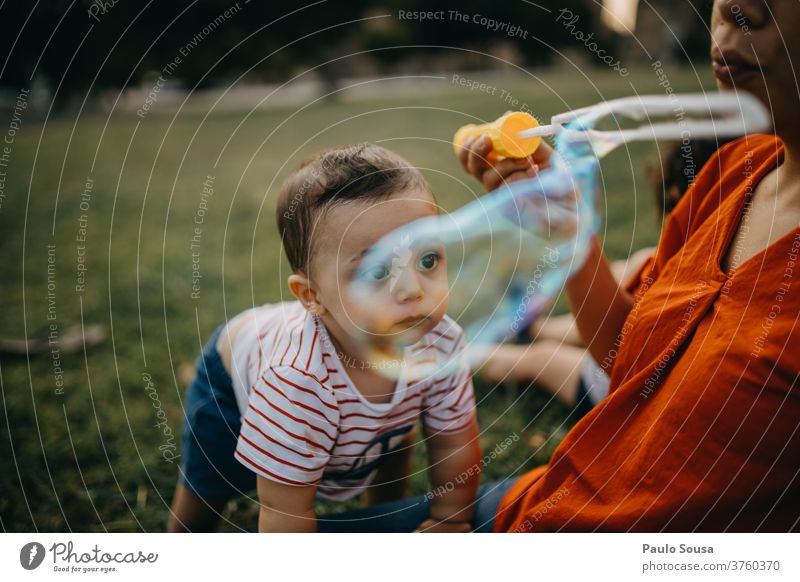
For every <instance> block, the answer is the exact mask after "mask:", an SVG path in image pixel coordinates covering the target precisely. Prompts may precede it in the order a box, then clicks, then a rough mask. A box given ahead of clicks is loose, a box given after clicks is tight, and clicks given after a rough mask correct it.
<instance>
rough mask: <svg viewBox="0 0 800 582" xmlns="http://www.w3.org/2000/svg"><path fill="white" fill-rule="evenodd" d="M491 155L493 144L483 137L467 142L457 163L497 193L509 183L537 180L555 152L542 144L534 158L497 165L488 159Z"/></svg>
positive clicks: (488, 189) (504, 159) (510, 160)
mask: <svg viewBox="0 0 800 582" xmlns="http://www.w3.org/2000/svg"><path fill="white" fill-rule="evenodd" d="M491 151H492V142H491V141H490V140H489V138H488V137H486V136H485V135H482V136H480V137H478V138H468V139H467V140H466V141H465V142H464V146H463V147H462V148H461V149H460V150H459V152H458V161H459V162H461V166H462V167H463V168H464V171H465V172H467V173H468V174H470V175H471V176H474V177H475V178H477V179H478V180H479V181H480V182H481V183H482V184H483V185H484V187H485V188H486V190H487V191H492V190H496V189H497V188H499V187H500V186H502V185H503V184H505V183H506V182H513V181H515V180H525V179H528V178H533V177H535V176H536V174H537V173H538V172H539V170H540V169H544V168H546V167H547V165H548V164H549V160H550V155H551V153H552V151H553V150H552V148H551V147H550V146H548V145H547V144H546V143H544V142H542V144H541V145H540V146H539V147H538V148H537V150H536V151H535V152H534V153H533V155H532V156H529V157H527V158H519V159H517V158H501V159H500V160H499V161H496V162H492V161H491V160H490V159H489V154H490V153H491Z"/></svg>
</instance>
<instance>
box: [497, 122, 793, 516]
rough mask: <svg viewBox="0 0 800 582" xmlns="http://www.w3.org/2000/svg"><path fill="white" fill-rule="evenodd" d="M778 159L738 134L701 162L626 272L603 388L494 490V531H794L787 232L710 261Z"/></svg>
mask: <svg viewBox="0 0 800 582" xmlns="http://www.w3.org/2000/svg"><path fill="white" fill-rule="evenodd" d="M782 155H783V146H782V144H781V142H780V141H779V140H777V138H775V137H773V136H765V135H759V136H750V137H748V138H742V139H740V140H737V141H736V142H732V143H730V144H728V145H727V146H725V147H724V148H722V149H721V150H720V151H719V152H718V154H716V155H715V157H713V158H712V159H711V160H710V161H709V162H708V163H707V164H706V166H705V167H704V168H703V170H702V171H701V172H700V174H699V175H698V176H697V179H696V180H695V182H694V184H693V185H692V187H691V188H690V189H689V191H688V192H687V194H686V195H685V196H684V197H683V198H682V199H681V201H680V203H679V204H678V206H677V207H676V209H675V210H674V211H673V213H672V214H671V215H670V217H669V219H668V221H667V223H666V225H665V227H664V231H663V233H662V237H661V241H660V242H659V246H658V251H657V253H656V257H655V259H654V260H653V261H652V262H651V263H650V264H649V265H648V266H647V267H646V269H645V270H644V271H643V272H642V273H641V274H640V276H639V282H638V286H637V290H636V292H635V295H634V297H635V300H636V301H635V304H634V308H633V309H632V311H631V313H630V315H629V317H628V318H627V320H626V322H625V324H624V326H623V329H622V331H621V333H620V337H619V341H618V342H617V344H616V345H615V348H616V350H617V356H616V361H615V363H614V367H613V369H612V373H611V389H610V393H609V396H608V397H607V398H606V399H605V400H603V401H602V402H601V403H599V404H598V405H597V406H596V407H595V408H594V409H593V410H592V411H591V412H590V413H589V414H587V415H586V416H585V417H584V418H583V419H581V421H580V422H578V423H577V424H576V425H575V427H574V428H573V429H572V430H571V431H570V432H569V434H568V435H567V436H566V437H565V438H564V440H563V442H562V443H561V444H560V445H559V447H558V448H557V449H556V451H555V452H554V454H553V456H552V458H551V460H550V463H549V464H548V465H547V466H545V467H539V468H538V469H535V470H533V471H530V472H529V473H527V474H525V475H523V476H522V477H521V478H520V480H519V481H518V482H517V483H516V484H515V485H514V486H513V487H512V488H511V489H510V490H509V492H508V493H507V494H506V495H505V497H504V499H503V501H502V502H501V504H500V507H499V508H498V512H497V517H496V520H495V531H512V532H514V531H516V532H527V531H596V530H597V531H601V530H612V531H748V532H752V531H778V532H785V531H797V530H800V380H799V379H798V376H799V375H800V337H799V336H800V325H798V317H800V228H796V229H794V231H792V232H790V233H788V234H786V235H785V236H783V237H781V238H780V239H779V240H777V241H776V242H774V243H773V244H771V245H770V246H768V247H767V248H766V249H764V250H762V251H761V252H760V253H758V254H756V255H755V256H753V257H752V258H750V259H749V260H747V261H745V262H744V263H742V264H741V265H740V266H739V267H738V268H737V269H735V270H734V271H732V272H731V273H728V274H726V273H724V272H723V271H722V270H721V267H720V263H721V261H722V259H723V257H724V255H725V253H726V250H727V248H728V247H729V245H730V242H731V240H732V238H733V236H734V235H735V233H736V232H737V230H738V227H739V223H740V222H741V221H742V213H743V209H744V207H745V204H746V203H747V202H748V199H749V195H750V194H752V191H753V190H754V188H755V185H756V184H757V183H758V181H759V180H760V179H761V178H762V177H763V176H764V175H766V174H767V173H768V172H769V171H770V170H772V169H774V168H775V167H776V165H777V164H778V163H780V161H781V159H782ZM742 228H749V227H748V226H747V223H746V222H742Z"/></svg>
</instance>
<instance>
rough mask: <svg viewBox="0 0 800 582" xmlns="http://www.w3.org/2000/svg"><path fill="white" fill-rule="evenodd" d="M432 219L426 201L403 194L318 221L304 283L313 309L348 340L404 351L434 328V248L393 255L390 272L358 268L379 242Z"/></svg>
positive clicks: (440, 283)
mask: <svg viewBox="0 0 800 582" xmlns="http://www.w3.org/2000/svg"><path fill="white" fill-rule="evenodd" d="M437 214H438V207H437V205H436V202H435V201H434V200H433V197H432V196H431V194H430V193H428V192H426V191H416V190H411V191H403V192H398V193H396V194H393V195H392V196H391V197H389V198H387V199H384V200H381V201H379V202H372V201H370V202H363V203H359V202H354V203H348V204H341V205H338V206H334V207H332V208H330V209H329V210H328V211H327V212H326V213H325V214H324V215H323V217H322V218H321V220H320V221H319V223H318V224H317V226H316V228H315V230H317V232H318V233H319V236H320V239H319V240H318V244H317V245H316V250H315V252H314V256H313V257H312V260H311V269H312V272H311V273H310V274H309V276H310V279H311V280H312V281H313V283H314V285H315V286H316V288H317V295H318V298H319V302H320V303H321V304H322V305H323V306H324V307H325V309H326V311H327V312H328V314H329V316H330V317H332V318H333V319H334V320H335V323H336V325H338V326H339V328H340V329H341V330H342V331H344V332H345V333H346V334H347V335H348V336H350V337H351V338H362V339H364V340H365V341H367V342H368V343H369V344H370V345H371V346H372V347H376V346H378V347H379V346H382V345H387V346H390V345H393V346H407V345H411V344H413V343H415V342H417V341H419V340H420V339H421V338H422V336H423V335H425V334H426V333H428V332H429V331H431V330H432V329H433V328H434V327H435V326H436V325H437V324H438V323H439V322H440V321H441V319H442V317H443V316H444V313H445V311H446V310H447V292H448V289H447V267H446V257H445V255H444V249H443V248H442V247H441V246H440V245H437V244H425V245H421V244H415V243H414V242H410V243H409V244H408V245H407V246H404V248H398V249H396V256H393V257H392V260H391V263H390V264H383V263H381V264H377V263H376V264H367V263H365V261H369V258H365V254H366V253H367V251H368V250H369V249H370V248H371V247H372V246H373V245H374V244H375V243H376V242H378V240H380V239H381V238H382V237H383V236H385V235H387V234H389V233H390V232H392V231H393V230H395V229H396V228H399V227H401V226H403V225H405V224H408V223H409V222H412V221H414V220H417V219H420V218H424V217H429V216H436V215H437ZM356 276H358V278H359V279H358V285H357V286H356V285H354V284H353V282H354V280H355V278H356ZM365 286H366V288H365ZM365 291H366V293H365Z"/></svg>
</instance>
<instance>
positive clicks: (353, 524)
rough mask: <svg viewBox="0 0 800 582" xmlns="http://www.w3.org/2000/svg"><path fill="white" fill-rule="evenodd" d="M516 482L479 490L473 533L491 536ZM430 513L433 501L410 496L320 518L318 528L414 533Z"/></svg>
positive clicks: (489, 485) (351, 531)
mask: <svg viewBox="0 0 800 582" xmlns="http://www.w3.org/2000/svg"><path fill="white" fill-rule="evenodd" d="M515 481H516V478H513V479H505V480H504V481H494V482H492V483H484V484H483V485H481V486H480V487H479V488H478V494H477V496H476V501H475V517H474V518H473V521H472V527H473V531H475V532H476V533H491V531H492V524H493V523H494V516H495V514H496V513H497V508H498V506H499V505H500V501H501V500H502V499H503V496H504V495H505V494H506V492H507V491H508V489H509V488H510V487H511V486H512V485H513V484H514V482H515ZM430 510H431V501H430V499H429V498H428V497H427V496H419V497H410V498H408V499H400V500H398V501H392V502H390V503H381V504H379V505H375V506H372V507H365V508H363V509H354V510H352V511H345V512H343V513H329V514H327V515H320V516H318V517H317V527H318V529H319V531H320V532H323V533H345V532H350V533H404V532H412V531H414V530H415V529H416V528H417V527H418V526H419V525H420V524H421V523H422V522H423V521H425V520H426V519H428V516H429V515H430Z"/></svg>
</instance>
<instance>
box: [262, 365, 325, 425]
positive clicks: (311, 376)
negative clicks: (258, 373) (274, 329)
mask: <svg viewBox="0 0 800 582" xmlns="http://www.w3.org/2000/svg"><path fill="white" fill-rule="evenodd" d="M292 370H294V371H295V372H300V373H301V374H303V375H304V376H306V377H307V378H310V379H312V380H314V382H316V383H317V384H319V386H320V388H322V389H323V390H325V391H327V390H328V388H327V387H326V386H325V385H324V384H323V383H322V382H320V381H319V379H318V378H317V377H316V376H314V375H313V374H309V373H308V372H304V371H303V370H299V369H297V368H292ZM272 373H273V374H275V376H276V377H277V378H278V380H280V381H281V382H283V383H284V384H288V385H289V386H294V387H295V388H297V389H298V390H300V391H301V392H306V393H308V394H311V395H312V396H314V397H315V398H316V399H317V400H319V401H320V402H321V403H322V404H323V405H324V406H327V407H328V408H330V409H331V410H337V408H336V406H334V405H333V404H330V403H328V402H325V401H324V400H323V399H322V397H321V396H320V395H319V394H317V393H316V392H315V391H314V390H311V389H310V388H306V387H305V386H300V385H299V384H295V383H294V382H292V381H291V380H289V379H288V378H284V377H283V376H281V375H280V374H278V371H277V370H276V369H275V368H273V369H272ZM264 381H265V382H266V380H264ZM331 424H336V423H331Z"/></svg>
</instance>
